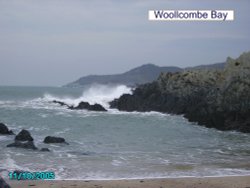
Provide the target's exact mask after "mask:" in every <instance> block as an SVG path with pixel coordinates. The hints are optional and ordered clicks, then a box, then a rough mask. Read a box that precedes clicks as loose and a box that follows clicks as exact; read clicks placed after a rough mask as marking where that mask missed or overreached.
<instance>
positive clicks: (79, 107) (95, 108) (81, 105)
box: [69, 101, 107, 112]
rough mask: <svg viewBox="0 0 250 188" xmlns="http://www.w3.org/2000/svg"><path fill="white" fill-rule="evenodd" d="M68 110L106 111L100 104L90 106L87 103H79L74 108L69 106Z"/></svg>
mask: <svg viewBox="0 0 250 188" xmlns="http://www.w3.org/2000/svg"><path fill="white" fill-rule="evenodd" d="M69 109H71V110H89V111H102V112H105V111H107V110H106V109H105V108H104V107H103V106H102V105H100V104H94V105H91V104H89V103H88V102H84V101H82V102H80V103H79V104H78V105H77V106H76V107H74V106H70V107H69Z"/></svg>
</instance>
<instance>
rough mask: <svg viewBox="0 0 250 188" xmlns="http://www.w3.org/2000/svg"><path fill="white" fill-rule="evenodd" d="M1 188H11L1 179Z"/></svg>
mask: <svg viewBox="0 0 250 188" xmlns="http://www.w3.org/2000/svg"><path fill="white" fill-rule="evenodd" d="M0 188H10V186H9V185H8V184H7V183H6V182H5V181H4V179H3V178H1V177H0Z"/></svg>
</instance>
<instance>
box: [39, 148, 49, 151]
mask: <svg viewBox="0 0 250 188" xmlns="http://www.w3.org/2000/svg"><path fill="white" fill-rule="evenodd" d="M40 151H50V150H49V148H42V149H41V150H40Z"/></svg>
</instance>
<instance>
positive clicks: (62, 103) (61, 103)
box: [52, 100, 69, 107]
mask: <svg viewBox="0 0 250 188" xmlns="http://www.w3.org/2000/svg"><path fill="white" fill-rule="evenodd" d="M52 102H53V103H56V104H60V105H61V106H67V107H69V105H68V104H66V103H65V102H62V101H57V100H53V101H52Z"/></svg>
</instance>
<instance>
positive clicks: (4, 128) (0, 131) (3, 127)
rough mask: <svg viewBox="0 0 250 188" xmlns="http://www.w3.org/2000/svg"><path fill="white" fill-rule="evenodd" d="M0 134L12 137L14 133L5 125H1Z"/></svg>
mask: <svg viewBox="0 0 250 188" xmlns="http://www.w3.org/2000/svg"><path fill="white" fill-rule="evenodd" d="M0 134H8V135H12V134H14V133H13V132H12V130H9V129H8V127H7V126H6V125H5V124H3V123H0Z"/></svg>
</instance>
